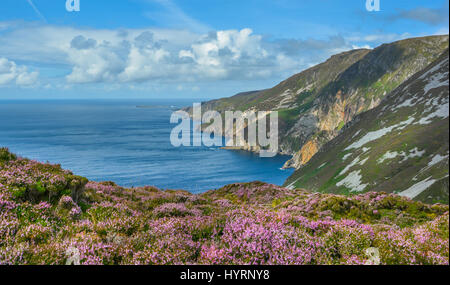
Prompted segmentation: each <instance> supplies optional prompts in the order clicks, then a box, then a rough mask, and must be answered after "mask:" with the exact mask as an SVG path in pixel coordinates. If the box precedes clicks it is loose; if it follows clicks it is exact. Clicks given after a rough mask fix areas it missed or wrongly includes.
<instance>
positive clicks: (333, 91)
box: [188, 36, 448, 168]
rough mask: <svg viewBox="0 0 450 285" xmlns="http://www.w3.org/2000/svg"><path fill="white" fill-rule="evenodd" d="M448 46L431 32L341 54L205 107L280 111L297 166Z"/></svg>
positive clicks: (286, 145)
mask: <svg viewBox="0 0 450 285" xmlns="http://www.w3.org/2000/svg"><path fill="white" fill-rule="evenodd" d="M446 48H448V36H431V37H423V38H413V39H407V40H403V41H398V42H394V43H391V44H385V45H382V46H380V47H378V48H376V49H374V50H366V49H361V50H353V51H349V52H345V53H341V54H338V55H335V56H333V57H331V58H330V59H329V60H327V61H326V62H324V63H322V64H319V65H317V66H314V67H312V68H310V69H308V70H305V71H303V72H301V73H299V74H296V75H294V76H292V77H291V78H289V79H287V80H285V81H283V82H281V83H280V84H278V85H277V86H275V87H273V88H271V89H267V90H262V91H255V92H247V93H242V94H238V95H236V96H233V97H230V98H224V99H219V100H213V101H210V102H205V103H203V110H204V111H206V110H217V111H219V112H223V111H226V110H241V111H246V110H250V109H256V110H262V111H270V110H276V111H278V112H279V117H280V123H279V126H280V152H282V153H286V154H292V155H294V157H293V159H292V160H291V161H290V162H288V163H287V164H286V167H294V168H299V167H301V166H302V165H304V164H306V163H307V162H308V161H309V159H310V158H311V157H312V156H313V155H314V154H315V153H316V152H317V151H318V150H320V148H321V147H322V146H323V145H324V144H325V143H327V142H328V141H330V140H331V139H333V138H334V137H336V136H337V134H338V133H339V132H340V131H341V129H342V127H343V126H344V125H345V124H347V123H348V122H350V121H351V120H352V119H353V118H354V117H355V116H356V115H358V114H360V113H362V112H364V111H367V110H370V109H372V108H374V107H376V106H378V104H379V103H380V102H381V100H382V99H383V98H384V97H385V96H386V95H387V94H389V93H390V92H391V91H392V90H394V89H395V88H396V87H398V86H399V85H400V84H401V83H403V82H404V81H405V80H406V79H408V78H409V77H411V76H412V75H413V74H415V73H416V72H418V71H420V70H422V69H423V68H425V67H426V66H427V65H428V64H430V63H431V62H433V61H434V60H435V59H436V58H438V57H439V55H441V54H442V52H443V51H444V50H445V49H446ZM188 110H190V109H188ZM225 135H227V134H225Z"/></svg>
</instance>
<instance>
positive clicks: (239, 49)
mask: <svg viewBox="0 0 450 285" xmlns="http://www.w3.org/2000/svg"><path fill="white" fill-rule="evenodd" d="M380 8H381V9H380V11H372V12H370V11H367V9H366V0H240V1H237V0H209V1H204V0H184V1H182V0H129V1H125V0H114V1H110V0H80V11H79V12H71V13H70V12H68V11H66V0H2V3H1V4H0V98H3V99H10V98H14V99H21V98H32V99H39V98H61V99H64V98H124V99H126V98H168V97H172V98H180V97H186V98H188V97H190V98H216V97H223V96H230V95H233V94H234V93H237V92H240V91H247V90H255V89H263V88H268V87H271V86H273V85H274V84H276V83H278V82H279V81H281V80H283V79H285V78H287V77H288V76H290V75H293V74H295V73H297V72H300V71H301V70H304V69H306V68H308V67H310V66H312V65H315V64H317V63H320V62H322V61H324V60H326V59H327V58H328V57H329V56H331V55H333V54H335V53H338V52H342V51H346V50H350V49H354V48H374V47H376V46H378V45H380V44H382V43H386V42H392V41H395V40H400V39H404V38H408V37H415V36H425V35H434V34H448V21H449V16H448V0H395V1H394V0H380Z"/></svg>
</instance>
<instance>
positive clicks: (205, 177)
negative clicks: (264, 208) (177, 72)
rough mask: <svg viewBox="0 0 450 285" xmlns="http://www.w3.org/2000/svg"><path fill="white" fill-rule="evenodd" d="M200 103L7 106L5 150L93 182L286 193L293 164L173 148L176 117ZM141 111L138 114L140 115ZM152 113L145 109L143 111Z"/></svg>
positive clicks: (0, 133) (2, 131)
mask: <svg viewBox="0 0 450 285" xmlns="http://www.w3.org/2000/svg"><path fill="white" fill-rule="evenodd" d="M192 102H193V100H182V101H181V100H176V101H175V100H173V101H171V100H130V101H125V100H123V101H122V100H120V101H119V100H117V101H111V100H85V101H74V100H59V101H58V100H54V101H47V100H46V101H42V100H39V101H37V100H36V101H0V146H6V147H8V148H9V149H10V150H11V151H12V152H15V153H17V154H19V155H21V156H24V157H28V158H31V159H36V160H39V161H44V162H45V161H49V162H51V163H58V164H61V165H62V167H63V168H66V169H70V170H72V171H73V172H74V173H75V174H78V175H82V176H85V177H87V178H89V179H90V180H94V181H114V182H116V183H117V184H119V185H122V186H127V187H131V186H145V185H153V186H156V187H159V188H162V189H185V190H189V191H191V192H193V193H199V192H203V191H206V190H210V189H217V188H220V187H222V186H224V185H226V184H230V183H235V182H250V181H255V180H259V181H265V182H269V183H273V184H278V185H281V184H283V182H284V181H285V180H286V178H287V177H288V176H289V175H291V174H292V170H280V168H281V167H282V166H283V164H284V162H285V161H286V160H287V159H289V157H286V156H277V157H274V158H260V157H259V155H257V154H253V153H248V152H244V151H229V150H222V149H220V148H217V147H212V148H210V147H205V146H202V147H179V148H176V147H173V146H172V145H171V143H170V132H171V130H172V128H173V127H174V126H175V125H174V124H170V115H171V114H172V112H173V111H174V110H176V109H178V108H181V107H184V106H189V105H191V104H192ZM138 106H139V107H138ZM142 106H145V108H142Z"/></svg>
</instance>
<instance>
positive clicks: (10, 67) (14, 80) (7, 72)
mask: <svg viewBox="0 0 450 285" xmlns="http://www.w3.org/2000/svg"><path fill="white" fill-rule="evenodd" d="M38 76H39V73H38V72H36V71H33V72H28V68H27V67H26V66H19V65H17V64H16V63H15V62H14V61H10V60H8V59H6V58H4V57H1V58H0V86H2V85H19V86H29V85H33V84H35V83H36V82H37V80H38Z"/></svg>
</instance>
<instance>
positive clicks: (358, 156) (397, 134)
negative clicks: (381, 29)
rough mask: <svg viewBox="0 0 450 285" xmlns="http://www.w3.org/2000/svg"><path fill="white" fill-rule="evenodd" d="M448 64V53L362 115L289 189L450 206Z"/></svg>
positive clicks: (298, 173) (301, 171) (292, 179)
mask: <svg viewBox="0 0 450 285" xmlns="http://www.w3.org/2000/svg"><path fill="white" fill-rule="evenodd" d="M448 61H449V59H448V50H447V51H446V52H444V54H443V55H441V57H440V58H439V59H438V60H436V61H435V62H434V63H432V64H431V65H430V66H428V67H427V68H425V69H424V70H423V71H421V72H418V73H417V74H415V75H414V76H413V77H412V78H410V79H409V80H407V81H406V82H405V83H403V84H402V85H401V86H399V87H398V88H397V89H395V90H394V91H393V92H392V93H391V94H389V95H388V96H387V97H386V98H385V99H384V100H383V101H382V102H381V104H380V105H379V106H378V107H376V108H374V109H372V110H370V111H367V112H365V113H363V114H361V115H359V116H357V117H356V118H355V119H354V120H353V121H352V122H351V123H349V124H347V125H346V126H345V127H344V129H343V130H342V132H341V133H340V134H339V136H337V137H336V138H335V139H334V140H332V141H330V142H329V143H327V144H326V145H325V146H324V147H323V148H322V149H321V151H320V152H319V153H317V154H316V155H315V156H314V157H313V158H312V159H311V160H310V161H309V162H308V164H307V165H305V166H304V167H302V168H301V169H299V170H297V171H296V172H295V173H294V174H293V175H292V176H291V177H290V178H289V179H288V180H287V182H286V184H285V185H287V186H288V187H289V188H295V187H300V188H306V189H309V190H313V191H319V192H332V193H341V194H349V193H360V192H364V191H384V192H390V193H392V192H393V193H398V194H400V195H403V196H407V197H409V198H412V199H416V200H420V201H425V202H430V203H434V202H444V203H448V201H449V187H448V185H449V184H448V183H449V176H448V156H449V130H448V127H449V118H448V116H449V97H448V96H449V87H448V84H449V79H448V69H449V62H448Z"/></svg>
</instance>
